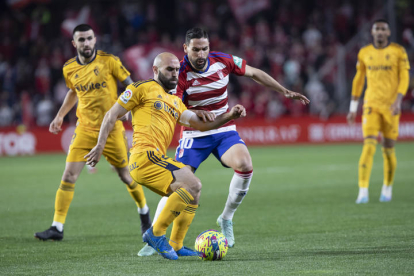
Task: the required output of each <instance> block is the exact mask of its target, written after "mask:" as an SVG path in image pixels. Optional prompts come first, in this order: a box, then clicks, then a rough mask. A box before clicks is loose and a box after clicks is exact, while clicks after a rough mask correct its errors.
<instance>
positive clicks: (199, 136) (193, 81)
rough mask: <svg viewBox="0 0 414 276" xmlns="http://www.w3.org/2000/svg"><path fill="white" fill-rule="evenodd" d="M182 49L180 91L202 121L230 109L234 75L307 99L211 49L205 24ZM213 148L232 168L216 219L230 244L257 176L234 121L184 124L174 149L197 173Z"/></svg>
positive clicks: (305, 101) (149, 252) (143, 252)
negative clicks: (211, 126)
mask: <svg viewBox="0 0 414 276" xmlns="http://www.w3.org/2000/svg"><path fill="white" fill-rule="evenodd" d="M184 52H185V53H186V55H185V56H184V59H183V60H182V61H181V67H180V74H179V77H178V85H177V92H176V95H177V96H178V97H180V98H182V100H183V102H184V103H185V105H186V106H187V108H189V109H191V110H193V111H195V112H196V113H197V115H198V116H200V118H203V119H204V120H211V119H212V117H211V115H212V114H211V113H213V114H214V115H216V116H218V115H221V114H224V113H226V112H228V110H229V106H228V96H227V85H228V83H229V75H230V74H235V75H237V76H245V77H249V78H251V79H253V80H254V81H256V82H257V83H259V84H261V85H263V86H265V87H267V88H270V89H272V90H274V91H277V92H279V93H281V94H283V95H284V96H285V97H287V98H291V99H297V100H300V101H301V102H302V103H303V104H308V103H309V100H308V99H307V98H306V97H305V96H303V95H302V94H300V93H296V92H293V91H290V90H288V89H286V88H284V87H283V86H282V85H280V84H279V83H278V82H277V81H276V80H275V79H273V78H272V77H271V76H269V75H268V74H267V73H265V72H263V71H262V70H259V69H257V68H254V67H251V66H249V65H247V64H246V61H245V60H243V59H241V58H239V57H237V56H233V55H229V54H225V53H221V52H210V46H209V38H208V34H207V32H206V31H205V30H203V29H201V28H193V29H190V30H188V31H187V33H186V38H185V43H184ZM210 112H211V113H210ZM211 153H213V154H214V156H215V157H216V158H217V159H218V160H219V161H220V162H221V163H222V165H223V166H224V167H230V168H232V169H233V170H234V175H233V178H232V180H231V182H230V188H229V195H228V198H227V202H226V204H225V207H224V210H223V212H222V214H221V215H220V216H219V217H218V219H217V224H218V225H219V226H220V227H221V228H222V231H223V234H224V235H225V236H226V238H227V241H228V245H229V247H233V246H234V242H235V241H234V234H233V222H232V219H233V216H234V213H235V212H236V210H237V208H238V206H239V205H240V204H241V202H242V200H243V198H244V197H245V196H246V194H247V192H248V190H249V186H250V182H251V179H252V176H253V165H252V160H251V157H250V154H249V151H248V149H247V147H246V145H245V143H244V142H243V140H242V139H241V138H240V136H239V134H238V133H237V131H236V126H235V124H234V121H230V122H228V123H227V124H226V125H224V126H222V127H220V128H219V129H215V130H210V131H206V132H200V131H197V130H194V129H191V128H190V127H184V128H183V129H182V137H181V139H180V145H179V147H178V148H177V152H176V160H177V161H180V162H183V163H184V164H186V165H188V166H189V167H190V168H191V170H192V171H193V172H195V171H196V170H197V168H198V167H199V166H200V164H201V163H202V162H203V161H204V160H206V159H207V157H208V156H209V155H210V154H211ZM165 201H166V199H161V201H160V203H159V204H158V207H157V210H158V209H162V207H163V205H164V202H165ZM156 213H158V211H157V212H156ZM155 219H156V218H155V217H154V220H155ZM152 254H154V251H153V250H151V248H149V247H144V248H143V249H141V251H140V252H139V253H138V255H139V256H149V255H152Z"/></svg>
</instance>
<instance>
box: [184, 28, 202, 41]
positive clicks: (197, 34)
mask: <svg viewBox="0 0 414 276" xmlns="http://www.w3.org/2000/svg"><path fill="white" fill-rule="evenodd" d="M193 38H207V39H208V33H207V32H206V31H205V30H204V29H201V28H198V27H195V28H192V29H189V30H188V31H187V33H186V34H185V44H186V45H188V44H190V40H191V39H193Z"/></svg>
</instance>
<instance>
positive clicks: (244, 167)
mask: <svg viewBox="0 0 414 276" xmlns="http://www.w3.org/2000/svg"><path fill="white" fill-rule="evenodd" d="M234 169H235V170H237V171H241V172H250V171H252V170H253V164H252V161H251V160H250V159H242V160H238V161H236V166H235V168H234Z"/></svg>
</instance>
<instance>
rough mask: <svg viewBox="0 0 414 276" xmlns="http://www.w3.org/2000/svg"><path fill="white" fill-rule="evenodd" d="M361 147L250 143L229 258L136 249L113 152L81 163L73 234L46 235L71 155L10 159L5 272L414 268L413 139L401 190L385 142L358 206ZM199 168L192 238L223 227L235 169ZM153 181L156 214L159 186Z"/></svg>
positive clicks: (0, 255)
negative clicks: (391, 184)
mask: <svg viewBox="0 0 414 276" xmlns="http://www.w3.org/2000/svg"><path fill="white" fill-rule="evenodd" d="M361 147H362V146H361V145H357V144H354V145H333V146H331V145H329V146H327V145H323V146H287V147H275V148H250V152H251V155H252V158H253V164H254V177H253V183H252V185H251V188H250V191H249V193H248V195H247V197H246V198H245V200H244V202H243V204H242V205H241V207H240V208H239V210H238V211H237V213H236V215H235V218H234V222H235V225H234V229H235V237H236V245H235V247H234V248H230V249H229V250H228V253H227V256H226V257H225V259H224V260H223V261H221V262H203V261H201V260H198V259H197V258H188V257H187V258H180V259H179V260H178V261H174V262H173V261H167V260H164V259H162V258H161V257H160V256H151V257H146V258H143V257H138V256H137V255H136V254H137V252H138V250H139V249H140V248H141V247H142V246H143V244H142V241H141V238H140V235H139V234H140V230H139V229H140V225H139V217H138V214H137V212H136V207H135V204H134V203H133V201H132V199H131V198H130V196H129V194H128V193H127V191H126V188H125V187H124V185H123V184H121V182H120V181H119V180H118V178H117V175H116V173H114V172H112V171H111V170H110V168H109V165H108V164H107V163H106V161H105V160H104V159H102V161H101V163H100V164H99V165H98V173H97V174H94V175H89V174H88V173H87V171H86V169H85V170H84V171H83V172H82V174H81V176H80V178H79V180H78V182H77V184H76V189H75V197H74V200H73V201H72V205H71V207H70V210H69V215H68V218H67V221H66V225H65V237H64V239H63V241H62V242H40V241H38V240H36V239H34V238H33V233H34V232H37V231H43V230H45V229H47V228H48V227H49V226H50V224H51V221H52V218H53V208H54V198H55V193H56V190H57V188H58V185H59V183H60V182H59V181H60V177H61V175H62V172H63V169H64V162H65V156H64V155H40V156H33V157H15V158H0V172H1V173H0V175H1V184H0V205H1V208H0V221H1V223H0V274H2V275H11V274H17V275H172V274H174V275H211V274H212V273H213V274H221V275H324V274H325V275H350V274H354V275H403V274H406V275H413V274H414V261H413V259H414V208H413V207H414V206H413V202H414V201H413V194H414V186H413V182H414V176H413V168H414V159H413V154H412V153H413V152H414V144H413V143H399V144H398V145H397V147H396V149H397V158H398V169H397V174H396V179H395V188H394V194H393V201H392V202H390V203H380V202H379V201H378V199H379V196H380V190H381V186H382V175H383V172H382V156H381V151H380V148H379V147H378V148H377V154H376V156H375V160H374V168H373V172H372V177H371V186H370V202H369V203H368V204H366V205H356V204H355V203H354V202H355V199H356V196H357V192H358V188H357V163H358V159H359V155H360V152H361ZM169 154H170V156H172V155H173V153H171V152H170V153H169ZM197 176H198V177H199V178H200V179H201V181H202V182H203V190H202V195H201V201H200V208H199V209H198V211H197V214H196V217H195V219H194V222H193V224H192V225H191V227H190V230H189V232H188V234H187V238H186V240H185V245H186V246H189V247H192V248H193V246H194V240H195V238H196V237H197V235H198V234H199V233H200V232H202V231H203V230H207V229H211V228H213V229H218V227H217V226H216V225H215V222H216V219H217V217H218V215H219V214H220V213H221V211H222V209H223V207H224V203H225V201H226V198H227V194H228V186H229V182H230V179H231V177H232V170H230V169H224V168H222V167H221V165H220V164H219V163H218V162H217V161H216V160H215V158H214V157H210V158H209V159H208V160H207V161H206V162H205V163H204V164H202V166H201V168H200V169H199V170H198V171H197ZM144 190H145V193H146V196H147V200H148V204H149V206H150V208H151V211H152V212H151V213H152V215H153V214H154V212H155V209H156V205H157V203H158V200H159V197H158V196H157V195H155V194H154V193H152V192H151V191H149V190H147V189H144ZM170 228H171V227H170Z"/></svg>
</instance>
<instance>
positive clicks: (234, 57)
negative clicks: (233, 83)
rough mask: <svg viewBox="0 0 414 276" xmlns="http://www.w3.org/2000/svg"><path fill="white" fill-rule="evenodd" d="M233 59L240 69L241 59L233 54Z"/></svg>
mask: <svg viewBox="0 0 414 276" xmlns="http://www.w3.org/2000/svg"><path fill="white" fill-rule="evenodd" d="M233 61H234V64H236V65H237V67H239V68H240V69H241V68H242V63H243V60H242V59H241V58H239V57H236V56H233Z"/></svg>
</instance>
